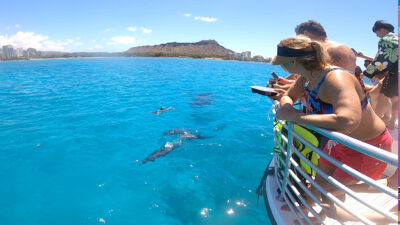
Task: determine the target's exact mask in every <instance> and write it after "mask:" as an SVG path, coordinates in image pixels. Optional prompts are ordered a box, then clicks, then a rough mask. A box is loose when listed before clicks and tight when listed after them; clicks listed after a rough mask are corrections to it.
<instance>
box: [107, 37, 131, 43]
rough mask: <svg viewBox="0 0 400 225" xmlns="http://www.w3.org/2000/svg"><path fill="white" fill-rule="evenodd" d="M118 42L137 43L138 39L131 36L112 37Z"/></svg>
mask: <svg viewBox="0 0 400 225" xmlns="http://www.w3.org/2000/svg"><path fill="white" fill-rule="evenodd" d="M111 40H113V41H114V42H115V43H116V44H135V43H136V40H135V38H134V37H130V36H116V37H113V38H111Z"/></svg>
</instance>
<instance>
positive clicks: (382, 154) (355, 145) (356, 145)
mask: <svg viewBox="0 0 400 225" xmlns="http://www.w3.org/2000/svg"><path fill="white" fill-rule="evenodd" d="M305 126H306V127H308V128H310V129H312V130H315V131H317V132H318V133H320V134H322V135H324V136H325V137H328V138H329V139H332V140H334V141H336V142H339V143H341V144H344V145H346V146H348V147H349V148H351V149H354V150H356V151H358V152H360V153H363V154H365V155H369V156H371V157H373V158H375V159H378V160H380V161H383V162H386V163H389V164H391V165H394V166H397V167H398V166H399V161H398V156H397V155H395V154H393V153H391V152H388V151H385V150H382V149H380V148H378V147H375V146H372V145H370V144H367V143H365V142H363V141H360V140H357V139H355V138H352V137H349V136H347V135H345V134H342V133H339V132H336V131H330V130H326V129H323V128H317V127H314V126H310V125H305Z"/></svg>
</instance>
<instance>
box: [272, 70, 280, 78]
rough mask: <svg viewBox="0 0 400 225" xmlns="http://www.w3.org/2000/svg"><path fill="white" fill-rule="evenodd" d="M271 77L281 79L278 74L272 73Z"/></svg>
mask: <svg viewBox="0 0 400 225" xmlns="http://www.w3.org/2000/svg"><path fill="white" fill-rule="evenodd" d="M271 75H272V76H273V77H274V78H275V79H278V78H279V76H278V75H276V73H275V72H271Z"/></svg>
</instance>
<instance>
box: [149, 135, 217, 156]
mask: <svg viewBox="0 0 400 225" xmlns="http://www.w3.org/2000/svg"><path fill="white" fill-rule="evenodd" d="M163 135H179V138H178V141H175V142H167V143H166V144H165V146H164V147H162V148H160V149H158V150H156V151H154V152H153V153H152V154H151V155H150V156H148V157H147V158H146V159H144V160H143V161H142V164H145V163H146V162H148V161H154V160H155V159H156V158H159V157H163V156H165V155H167V154H168V153H170V152H171V151H172V150H174V149H176V148H178V147H180V146H182V144H183V143H182V140H193V139H207V138H212V137H207V136H202V135H196V134H191V133H190V132H189V131H188V130H185V129H172V130H170V131H167V132H165V133H163Z"/></svg>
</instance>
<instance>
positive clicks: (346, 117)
mask: <svg viewBox="0 0 400 225" xmlns="http://www.w3.org/2000/svg"><path fill="white" fill-rule="evenodd" d="M341 73H346V72H343V71H332V72H330V73H329V74H328V75H327V77H326V80H325V81H324V83H323V85H322V86H321V88H320V91H319V93H318V96H319V98H320V99H322V100H323V101H324V102H327V103H330V104H332V105H333V109H334V112H333V113H332V114H312V115H307V114H304V113H302V112H299V111H296V110H293V109H289V108H288V107H283V105H282V108H281V109H282V110H281V109H280V110H279V111H278V118H280V119H285V120H289V121H292V122H295V123H303V124H309V125H312V126H316V127H321V128H326V129H330V130H335V131H338V132H341V133H344V134H349V133H352V132H353V131H354V130H355V129H357V127H358V126H359V124H360V120H361V103H360V98H359V96H358V94H357V91H356V89H355V87H354V80H353V78H352V77H351V76H350V75H349V74H341ZM354 79H355V78H354Z"/></svg>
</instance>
